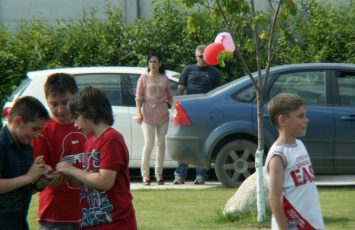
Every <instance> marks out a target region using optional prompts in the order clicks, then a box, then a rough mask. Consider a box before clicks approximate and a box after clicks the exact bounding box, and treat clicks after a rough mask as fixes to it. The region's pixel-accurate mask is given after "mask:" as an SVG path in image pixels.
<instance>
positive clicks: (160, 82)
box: [136, 53, 172, 185]
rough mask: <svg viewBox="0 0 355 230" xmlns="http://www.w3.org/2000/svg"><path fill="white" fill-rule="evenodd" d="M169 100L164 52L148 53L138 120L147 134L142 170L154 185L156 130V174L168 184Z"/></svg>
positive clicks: (140, 87) (145, 179)
mask: <svg viewBox="0 0 355 230" xmlns="http://www.w3.org/2000/svg"><path fill="white" fill-rule="evenodd" d="M168 103H170V104H172V95H171V92H170V88H169V79H168V77H167V76H166V75H165V69H164V67H163V64H162V59H161V57H160V55H159V54H157V53H151V54H150V55H149V57H148V72H147V73H145V74H142V75H141V76H140V78H139V80H138V85H137V93H136V107H137V122H138V124H141V125H142V129H143V135H144V147H143V153H142V165H141V172H142V177H143V183H144V184H145V185H150V175H149V165H150V156H151V153H152V150H153V147H154V141H155V134H156V137H157V142H156V144H157V153H156V161H155V177H156V181H157V184H158V185H163V184H164V178H163V168H164V166H163V165H164V157H165V135H166V133H167V130H168V121H169V110H168Z"/></svg>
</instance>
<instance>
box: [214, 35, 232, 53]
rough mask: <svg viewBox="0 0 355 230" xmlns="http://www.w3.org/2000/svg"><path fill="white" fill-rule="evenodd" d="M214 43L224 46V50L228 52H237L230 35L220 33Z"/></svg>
mask: <svg viewBox="0 0 355 230" xmlns="http://www.w3.org/2000/svg"><path fill="white" fill-rule="evenodd" d="M214 42H215V43H220V44H222V45H223V47H224V49H225V50H226V51H228V52H233V51H234V50H235V45H234V41H233V38H232V35H231V34H230V33H227V32H223V33H219V34H218V35H217V37H216V39H215V40H214Z"/></svg>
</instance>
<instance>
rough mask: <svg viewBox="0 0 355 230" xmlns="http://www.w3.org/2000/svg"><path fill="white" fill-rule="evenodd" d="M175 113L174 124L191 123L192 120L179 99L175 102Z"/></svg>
mask: <svg viewBox="0 0 355 230" xmlns="http://www.w3.org/2000/svg"><path fill="white" fill-rule="evenodd" d="M174 107H175V115H174V117H173V123H174V125H191V121H190V119H189V117H188V116H187V114H186V113H185V110H184V109H183V108H182V106H181V104H180V103H179V102H178V101H177V102H175V106H174Z"/></svg>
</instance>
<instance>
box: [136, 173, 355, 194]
mask: <svg viewBox="0 0 355 230" xmlns="http://www.w3.org/2000/svg"><path fill="white" fill-rule="evenodd" d="M316 183H317V185H318V187H339V186H340V187H341V186H355V175H340V176H317V177H316ZM207 188H224V186H223V185H222V184H221V183H220V182H219V181H207V182H206V183H205V184H204V185H195V184H193V181H186V182H185V184H179V185H175V184H173V182H172V181H166V182H165V184H164V185H157V184H156V183H155V182H152V183H151V185H149V186H147V185H144V184H143V183H142V182H140V181H133V182H131V189H132V190H137V189H207Z"/></svg>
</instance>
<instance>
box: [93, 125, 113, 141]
mask: <svg viewBox="0 0 355 230" xmlns="http://www.w3.org/2000/svg"><path fill="white" fill-rule="evenodd" d="M110 127H111V126H109V125H108V124H106V123H102V122H100V123H99V124H97V125H96V126H95V128H94V131H93V135H94V137H95V138H96V139H97V138H99V137H100V136H101V135H102V134H103V133H104V132H105V131H106V130H107V129H109V128H110Z"/></svg>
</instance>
